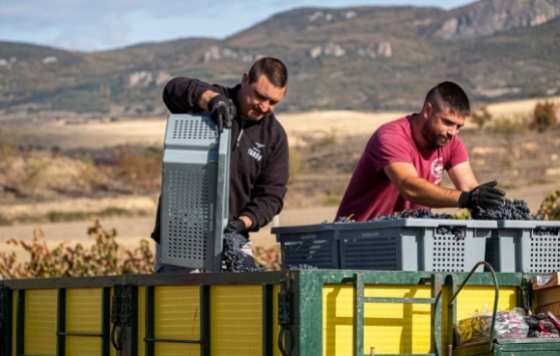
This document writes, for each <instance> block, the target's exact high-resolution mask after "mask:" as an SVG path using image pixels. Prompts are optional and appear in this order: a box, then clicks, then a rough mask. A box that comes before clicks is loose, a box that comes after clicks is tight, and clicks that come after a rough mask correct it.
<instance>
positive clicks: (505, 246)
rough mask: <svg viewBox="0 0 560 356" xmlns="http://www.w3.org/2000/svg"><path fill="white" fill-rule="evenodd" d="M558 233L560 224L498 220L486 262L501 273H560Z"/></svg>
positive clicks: (487, 248)
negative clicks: (548, 229)
mask: <svg viewBox="0 0 560 356" xmlns="http://www.w3.org/2000/svg"><path fill="white" fill-rule="evenodd" d="M542 228H550V229H552V230H554V231H552V232H550V231H548V232H544V231H543V230H542ZM559 230H560V221H538V220H503V221H498V228H497V229H496V230H495V231H494V233H493V234H492V238H490V239H488V242H487V243H488V245H487V247H486V260H487V261H488V262H489V263H490V264H492V266H494V268H495V269H496V270H497V271H500V272H542V273H545V272H557V271H560V234H559Z"/></svg>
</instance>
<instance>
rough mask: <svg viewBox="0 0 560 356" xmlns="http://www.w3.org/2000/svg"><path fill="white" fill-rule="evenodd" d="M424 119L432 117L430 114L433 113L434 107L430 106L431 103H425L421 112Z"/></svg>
mask: <svg viewBox="0 0 560 356" xmlns="http://www.w3.org/2000/svg"><path fill="white" fill-rule="evenodd" d="M422 111H423V114H424V117H425V118H427V119H429V118H430V117H432V114H433V113H434V106H433V105H432V103H431V102H429V101H427V102H426V103H425V104H424V109H423V110H422Z"/></svg>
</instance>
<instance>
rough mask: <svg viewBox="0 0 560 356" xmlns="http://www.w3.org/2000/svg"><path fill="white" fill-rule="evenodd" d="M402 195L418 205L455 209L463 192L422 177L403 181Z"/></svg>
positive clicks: (400, 188)
mask: <svg viewBox="0 0 560 356" xmlns="http://www.w3.org/2000/svg"><path fill="white" fill-rule="evenodd" d="M399 190H400V193H401V194H402V195H403V196H404V197H405V198H406V199H407V200H410V201H412V202H414V203H416V204H421V205H426V206H431V207H433V208H455V207H457V206H458V201H459V196H460V195H461V192H460V191H458V190H455V189H449V188H444V187H440V186H439V185H436V184H433V183H431V182H429V181H427V180H425V179H423V178H420V177H409V178H405V179H404V180H403V181H402V184H401V187H399Z"/></svg>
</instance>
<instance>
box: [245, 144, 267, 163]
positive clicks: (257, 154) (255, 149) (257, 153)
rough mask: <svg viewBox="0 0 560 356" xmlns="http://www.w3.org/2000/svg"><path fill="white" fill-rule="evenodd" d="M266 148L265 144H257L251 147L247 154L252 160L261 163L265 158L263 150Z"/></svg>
mask: <svg viewBox="0 0 560 356" xmlns="http://www.w3.org/2000/svg"><path fill="white" fill-rule="evenodd" d="M264 146H265V145H264V144H262V143H260V142H257V143H255V144H254V145H252V146H251V147H249V150H247V153H248V154H249V156H251V157H252V158H254V159H255V160H257V161H259V162H260V161H261V159H262V156H263V154H262V152H261V149H262V148H264Z"/></svg>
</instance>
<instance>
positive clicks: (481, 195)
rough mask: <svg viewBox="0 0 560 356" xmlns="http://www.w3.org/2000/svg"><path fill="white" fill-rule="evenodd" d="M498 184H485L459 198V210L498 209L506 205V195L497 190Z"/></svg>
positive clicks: (493, 182) (494, 182)
mask: <svg viewBox="0 0 560 356" xmlns="http://www.w3.org/2000/svg"><path fill="white" fill-rule="evenodd" d="M497 185H498V182H496V181H492V182H488V183H484V184H481V185H479V186H478V187H476V188H474V189H473V190H471V191H470V192H463V193H461V195H460V196H459V208H468V209H471V210H472V209H475V208H483V209H496V208H499V207H501V206H503V205H504V202H505V198H504V197H505V195H506V193H505V192H504V191H503V190H501V189H498V188H496V186H497Z"/></svg>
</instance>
